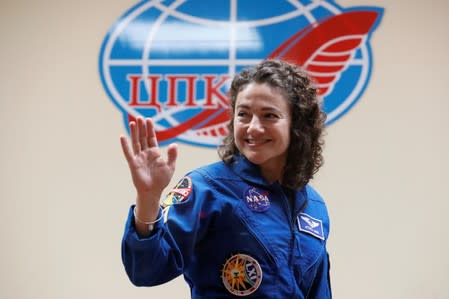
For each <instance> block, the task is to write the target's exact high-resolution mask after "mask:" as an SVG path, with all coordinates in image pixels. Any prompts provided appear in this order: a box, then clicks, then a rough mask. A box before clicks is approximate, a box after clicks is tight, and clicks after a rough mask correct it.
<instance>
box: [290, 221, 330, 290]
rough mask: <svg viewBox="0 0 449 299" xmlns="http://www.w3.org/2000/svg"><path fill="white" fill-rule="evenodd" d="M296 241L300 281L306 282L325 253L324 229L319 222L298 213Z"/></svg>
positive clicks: (313, 273) (311, 276)
mask: <svg viewBox="0 0 449 299" xmlns="http://www.w3.org/2000/svg"><path fill="white" fill-rule="evenodd" d="M296 228H297V230H296V233H295V237H296V241H297V243H296V244H297V246H298V253H299V256H298V258H297V259H296V261H297V263H298V264H299V267H300V269H301V273H297V275H298V274H299V275H300V280H302V281H303V282H307V281H309V280H311V279H313V277H314V276H315V272H316V269H317V267H318V265H319V263H318V262H319V261H320V260H321V257H322V255H323V254H324V253H325V237H324V227H323V223H322V221H321V220H319V219H316V218H313V217H312V216H310V215H308V214H305V213H300V214H299V216H298V217H297V219H296Z"/></svg>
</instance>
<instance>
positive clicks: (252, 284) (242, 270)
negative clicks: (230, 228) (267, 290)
mask: <svg viewBox="0 0 449 299" xmlns="http://www.w3.org/2000/svg"><path fill="white" fill-rule="evenodd" d="M221 278H222V280H223V284H224V286H225V287H226V289H227V290H228V291H229V292H230V293H231V294H233V295H236V296H248V295H250V294H252V293H254V292H255V291H256V290H257V289H258V288H259V286H260V283H261V282H262V268H261V267H260V265H259V263H258V262H257V261H256V260H255V259H254V258H253V257H251V256H249V255H246V254H236V255H234V256H232V257H231V258H229V259H228V260H227V261H226V263H225V265H224V267H223V270H222V274H221Z"/></svg>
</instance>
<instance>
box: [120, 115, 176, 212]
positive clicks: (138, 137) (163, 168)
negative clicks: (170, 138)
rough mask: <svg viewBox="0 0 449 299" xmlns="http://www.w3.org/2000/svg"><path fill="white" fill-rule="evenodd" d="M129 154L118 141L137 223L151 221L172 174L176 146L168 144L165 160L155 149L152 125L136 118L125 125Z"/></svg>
mask: <svg viewBox="0 0 449 299" xmlns="http://www.w3.org/2000/svg"><path fill="white" fill-rule="evenodd" d="M129 127H130V131H131V144H132V150H131V149H130V147H129V145H128V141H127V138H126V137H125V136H121V137H120V143H121V145H122V149H123V154H124V155H125V158H126V161H128V165H129V169H130V171H131V176H132V180H133V183H134V187H135V188H136V191H137V206H138V210H139V219H144V220H145V221H152V220H154V218H156V216H157V212H158V207H159V200H160V196H161V194H162V191H163V190H164V188H165V187H167V185H168V184H169V183H170V180H171V178H172V177H173V173H174V171H175V164H176V157H177V152H178V151H177V146H176V144H170V145H169V146H168V149H167V159H166V160H165V159H164V158H163V157H162V155H161V152H160V149H159V147H158V142H157V138H156V134H155V131H154V124H153V121H152V120H151V119H150V118H147V119H145V120H144V119H143V118H142V117H137V123H136V122H134V121H132V122H130V124H129Z"/></svg>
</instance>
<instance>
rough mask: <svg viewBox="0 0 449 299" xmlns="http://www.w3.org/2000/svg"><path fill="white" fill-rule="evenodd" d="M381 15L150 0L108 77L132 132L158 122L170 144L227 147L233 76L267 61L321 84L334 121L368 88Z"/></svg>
mask: <svg viewBox="0 0 449 299" xmlns="http://www.w3.org/2000/svg"><path fill="white" fill-rule="evenodd" d="M382 13H383V10H382V9H380V8H374V7H351V8H345V9H343V8H342V7H340V6H338V5H337V4H336V3H335V2H334V1H294V0H285V1H283V0H271V1H269V0H264V1H260V0H214V1H200V0H189V1H186V0H173V1H160V0H159V1H155V0H154V1H142V2H140V3H138V4H137V5H135V6H134V7H132V8H131V9H130V10H129V11H128V12H127V13H125V15H123V16H122V17H121V18H120V19H119V20H118V21H117V22H116V23H115V24H114V25H113V26H112V28H111V29H110V31H109V33H108V35H107V36H106V38H105V40H104V42H103V44H102V48H101V52H100V61H99V67H100V75H101V79H102V83H103V86H104V88H105V90H106V92H107V93H108V95H109V97H110V98H111V100H112V101H113V103H114V104H115V105H116V106H117V107H118V108H119V109H120V111H121V112H122V114H123V121H124V123H125V126H126V127H127V123H128V122H129V121H130V120H133V119H135V118H136V117H137V116H139V115H142V116H144V117H152V118H153V120H154V122H155V125H156V131H157V132H156V133H157V135H158V139H159V140H160V141H161V143H162V144H164V143H168V142H173V141H179V142H183V143H189V144H194V145H201V146H216V145H217V144H219V142H220V140H221V139H222V138H223V136H225V134H227V128H226V124H227V123H228V121H229V112H228V108H227V105H228V97H227V91H228V88H229V84H230V81H231V79H232V77H233V75H234V74H235V73H236V72H239V71H240V70H241V69H242V68H245V67H248V66H251V65H254V64H257V63H258V62H260V61H261V60H263V59H267V58H274V59H283V60H287V61H290V62H293V63H296V64H298V65H300V66H302V67H303V68H304V69H305V70H306V71H307V72H308V73H309V74H310V75H311V76H312V77H313V78H314V79H315V81H316V82H317V85H318V87H319V93H320V95H321V97H322V99H323V108H324V110H325V112H326V113H327V116H328V118H327V124H331V123H333V122H334V121H336V120H337V119H339V118H340V117H341V116H343V115H344V114H345V113H346V112H348V111H349V110H350V109H351V107H353V105H354V104H355V103H356V102H357V101H358V100H359V99H360V97H361V95H362V94H363V92H364V90H365V89H366V87H367V85H368V82H369V78H370V74H371V69H372V54H371V50H370V44H369V41H370V37H371V34H372V33H373V32H374V30H375V28H376V27H377V25H378V24H379V22H380V19H381V16H382Z"/></svg>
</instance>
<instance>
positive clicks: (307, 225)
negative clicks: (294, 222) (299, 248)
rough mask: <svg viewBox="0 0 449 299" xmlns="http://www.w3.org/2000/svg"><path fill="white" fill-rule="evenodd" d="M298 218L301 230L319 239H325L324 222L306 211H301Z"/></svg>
mask: <svg viewBox="0 0 449 299" xmlns="http://www.w3.org/2000/svg"><path fill="white" fill-rule="evenodd" d="M297 218H298V227H299V230H300V231H302V232H305V233H308V234H310V235H312V236H314V237H317V238H318V239H321V240H324V231H323V222H322V221H321V220H320V219H316V218H313V217H312V216H310V215H307V214H306V213H300V214H299V216H298V217H297Z"/></svg>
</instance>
